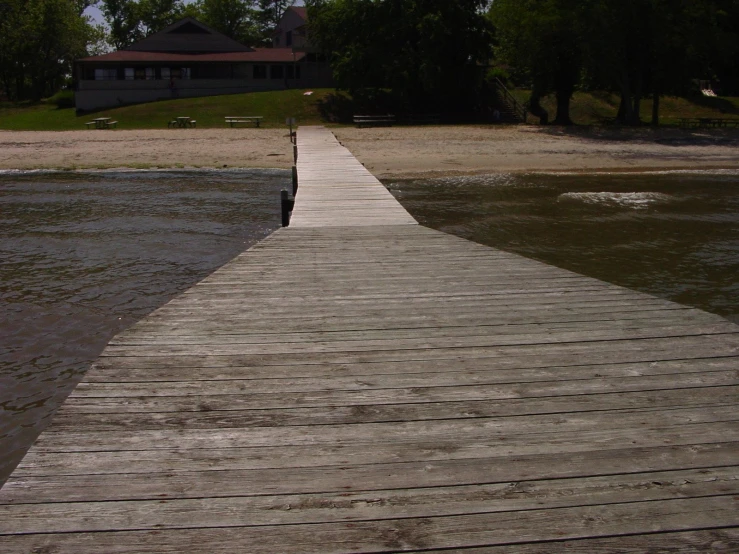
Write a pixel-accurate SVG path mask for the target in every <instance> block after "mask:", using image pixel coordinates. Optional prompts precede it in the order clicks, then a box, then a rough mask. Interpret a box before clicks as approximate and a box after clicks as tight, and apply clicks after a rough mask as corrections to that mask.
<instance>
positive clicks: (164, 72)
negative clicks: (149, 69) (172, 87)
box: [159, 67, 170, 81]
mask: <svg viewBox="0 0 739 554" xmlns="http://www.w3.org/2000/svg"><path fill="white" fill-rule="evenodd" d="M159 71H160V73H161V75H162V79H164V80H165V81H169V78H170V74H169V68H168V67H162V68H161V69H160V70H159Z"/></svg>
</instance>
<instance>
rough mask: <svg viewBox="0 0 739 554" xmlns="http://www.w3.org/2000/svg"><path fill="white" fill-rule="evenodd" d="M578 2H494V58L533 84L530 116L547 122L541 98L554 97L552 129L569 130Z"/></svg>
mask: <svg viewBox="0 0 739 554" xmlns="http://www.w3.org/2000/svg"><path fill="white" fill-rule="evenodd" d="M580 4H581V2H579V1H576V0H496V1H495V2H493V5H492V7H491V9H490V18H491V20H492V21H493V23H494V25H495V28H496V38H497V40H498V47H497V49H496V55H497V57H498V58H499V59H500V60H501V61H503V62H504V63H507V64H510V65H511V66H513V67H514V68H515V70H517V71H518V72H519V78H521V77H522V78H523V79H524V80H526V81H528V83H529V84H530V85H531V98H530V99H529V106H530V110H531V113H533V114H534V115H536V116H538V117H539V118H540V119H541V120H542V122H544V123H546V122H547V121H548V118H549V114H548V113H547V112H546V110H544V108H543V107H542V106H541V105H540V103H539V102H540V100H541V98H542V97H543V96H545V95H547V94H549V93H551V92H554V93H555V94H556V97H557V114H556V117H555V119H554V123H555V124H560V125H571V124H572V120H571V118H570V100H571V98H572V94H573V93H574V91H575V88H576V86H577V84H578V82H579V79H580V71H581V68H582V62H583V55H582V52H583V50H582V33H581V28H580V24H579V23H580V19H579V15H580V10H581V7H580Z"/></svg>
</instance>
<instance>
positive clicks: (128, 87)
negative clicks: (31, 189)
mask: <svg viewBox="0 0 739 554" xmlns="http://www.w3.org/2000/svg"><path fill="white" fill-rule="evenodd" d="M327 79H328V80H327ZM330 83H331V80H330V70H329V71H328V73H327V68H326V67H325V66H324V65H323V64H315V65H314V64H301V78H300V79H258V80H257V79H191V80H180V79H178V80H175V82H174V85H175V86H174V88H170V83H169V81H164V80H151V81H121V80H117V81H92V80H82V81H79V82H78V83H77V90H76V91H75V104H76V107H77V110H78V111H82V112H89V111H93V110H101V109H104V108H115V107H118V106H125V105H128V104H140V103H144V102H154V101H156V100H169V99H172V98H194V97H198V96H218V95H222V94H239V93H244V92H264V91H270V90H284V89H286V88H299V89H310V88H322V87H327V86H331V85H330Z"/></svg>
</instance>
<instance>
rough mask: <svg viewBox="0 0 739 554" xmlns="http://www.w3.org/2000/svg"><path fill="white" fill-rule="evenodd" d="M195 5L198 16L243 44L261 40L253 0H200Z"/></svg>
mask: <svg viewBox="0 0 739 554" xmlns="http://www.w3.org/2000/svg"><path fill="white" fill-rule="evenodd" d="M195 5H196V6H197V8H198V10H199V15H198V16H196V17H198V19H199V20H201V21H202V22H203V23H206V24H208V25H210V26H211V27H213V28H214V29H216V30H217V31H219V32H221V33H223V34H224V35H226V36H228V37H230V38H232V39H234V40H237V41H239V42H241V43H243V44H255V43H257V42H259V41H260V40H261V36H260V31H259V29H258V24H257V21H256V16H257V12H256V9H255V7H254V3H253V2H252V1H251V0H200V2H198V3H197V4H195Z"/></svg>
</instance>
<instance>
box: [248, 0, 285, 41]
mask: <svg viewBox="0 0 739 554" xmlns="http://www.w3.org/2000/svg"><path fill="white" fill-rule="evenodd" d="M253 3H254V22H255V25H256V26H257V28H258V30H259V36H260V40H261V42H263V43H264V44H271V43H272V32H273V31H274V30H275V27H277V23H278V22H279V21H280V18H281V17H282V14H284V13H285V10H287V9H288V8H289V7H290V6H293V5H295V0H255V1H254V2H253Z"/></svg>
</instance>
